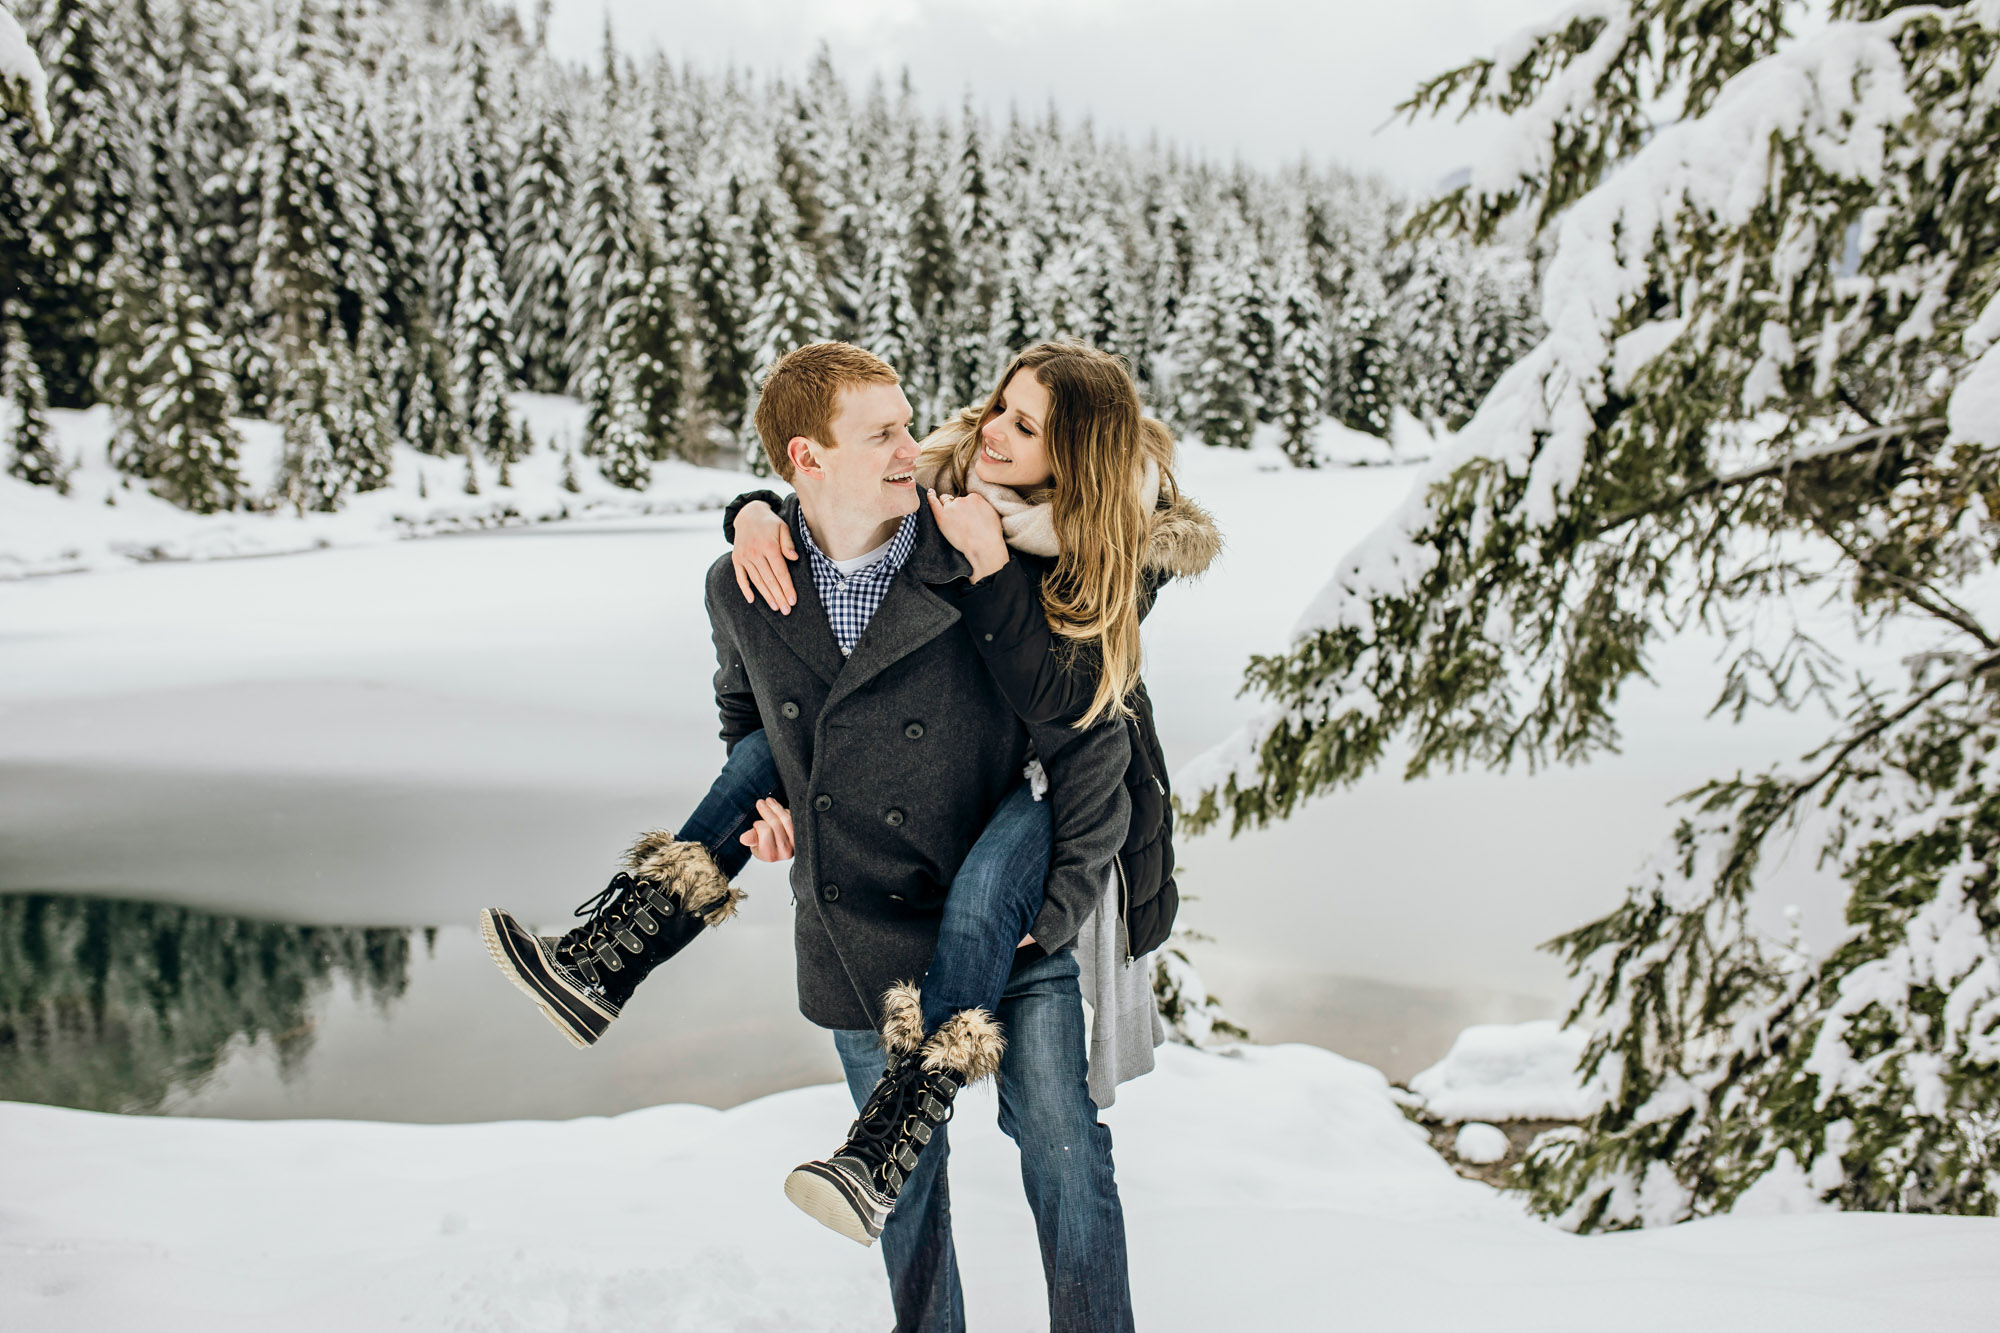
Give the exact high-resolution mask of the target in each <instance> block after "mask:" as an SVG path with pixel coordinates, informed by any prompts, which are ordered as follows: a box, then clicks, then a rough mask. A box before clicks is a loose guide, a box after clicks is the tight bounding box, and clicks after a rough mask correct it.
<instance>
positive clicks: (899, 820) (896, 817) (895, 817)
mask: <svg viewBox="0 0 2000 1333" xmlns="http://www.w3.org/2000/svg"><path fill="white" fill-rule="evenodd" d="M882 818H884V819H886V820H887V821H889V827H890V828H901V827H903V812H902V811H901V810H891V811H890V812H889V813H888V814H886V815H883V816H882Z"/></svg>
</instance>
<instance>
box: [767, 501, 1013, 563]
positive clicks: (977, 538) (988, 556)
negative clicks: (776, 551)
mask: <svg viewBox="0 0 2000 1333" xmlns="http://www.w3.org/2000/svg"><path fill="white" fill-rule="evenodd" d="M929 496H930V502H931V515H932V517H934V518H936V519H937V525H938V531H939V532H942V533H943V534H944V539H945V540H946V541H948V542H950V543H951V544H952V545H953V546H956V547H957V548H958V551H959V554H960V555H963V556H964V557H965V558H966V559H967V560H970V561H971V562H972V581H973V582H974V583H979V582H982V581H983V580H985V579H986V578H987V577H989V576H990V575H992V574H993V573H995V572H996V571H998V570H999V569H1000V568H1001V567H1002V566H1004V565H1005V564H1006V563H1007V534H1006V532H1005V531H1004V530H1003V529H1002V528H1001V526H1000V512H999V511H998V510H997V509H995V508H994V507H993V506H992V505H990V504H988V503H987V501H986V497H985V496H983V495H960V496H955V497H953V498H952V499H949V500H940V499H938V495H937V492H936V491H931V492H929ZM746 507H747V506H746ZM737 521H738V522H739V523H740V522H741V521H742V520H740V519H739V520H737ZM737 531H738V532H741V531H742V528H740V527H739V528H738V529H737Z"/></svg>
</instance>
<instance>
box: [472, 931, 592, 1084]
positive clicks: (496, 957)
mask: <svg viewBox="0 0 2000 1333" xmlns="http://www.w3.org/2000/svg"><path fill="white" fill-rule="evenodd" d="M506 916H507V914H506V913H505V912H502V911H501V910H499V909H498V908H494V907H487V908H482V909H481V910H480V913H479V936H480V938H481V939H483V940H484V941H485V942H486V952H487V954H488V955H490V956H491V957H492V959H493V963H494V966H496V967H498V968H499V969H500V971H501V972H502V973H503V974H504V975H505V976H506V978H507V980H508V981H510V982H512V983H513V984H514V988H515V989H516V990H518V991H520V992H521V994H523V995H525V996H527V997H528V998H529V999H530V1000H533V1001H534V1002H535V1007H536V1008H537V1009H540V1010H541V1011H542V1016H543V1017H544V1018H546V1019H548V1020H549V1022H550V1023H552V1024H554V1025H555V1028H556V1031H558V1032H560V1033H562V1034H563V1036H564V1037H566V1038H568V1039H569V1043H570V1045H572V1046H574V1047H576V1048H577V1049H578V1050H580V1051H582V1050H588V1049H590V1047H591V1046H592V1045H594V1044H595V1043H596V1041H597V1039H598V1038H599V1037H601V1036H603V1035H604V1030H605V1029H606V1028H608V1027H610V1026H611V1020H612V1019H614V1018H616V1017H618V1015H617V1014H615V1013H606V1012H605V1011H604V1008H603V1006H602V1005H599V1004H596V1003H594V1002H593V1001H591V999H590V998H589V997H588V996H584V995H579V994H577V993H575V992H574V991H573V990H571V989H570V988H569V987H567V986H564V985H563V984H562V982H561V980H560V979H559V978H557V977H556V976H554V975H553V974H552V973H550V972H549V970H548V966H547V960H546V959H544V958H542V957H541V947H540V945H539V944H536V945H532V946H520V945H516V943H515V939H516V934H517V932H516V931H511V930H508V929H506V928H505V927H503V926H502V925H501V921H500V918H502V917H506ZM508 920H509V921H511V920H512V918H511V917H508ZM529 947H532V949H533V956H532V957H528V956H523V955H524V953H525V952H526V950H527V949H528V948H529Z"/></svg>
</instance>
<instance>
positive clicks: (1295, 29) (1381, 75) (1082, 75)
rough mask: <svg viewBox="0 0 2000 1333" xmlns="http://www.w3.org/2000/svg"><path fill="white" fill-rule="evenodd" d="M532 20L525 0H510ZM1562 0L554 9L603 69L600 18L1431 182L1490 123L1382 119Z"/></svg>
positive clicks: (600, 0) (1138, 0)
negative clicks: (829, 58)
mask: <svg viewBox="0 0 2000 1333" xmlns="http://www.w3.org/2000/svg"><path fill="white" fill-rule="evenodd" d="M521 4H522V8H523V10H524V11H527V10H530V9H532V0H521ZM1560 8H1561V0H1317V3H1315V2H1314V0H719V2H718V0H554V12H553V16H552V17H551V19H550V24H549V45H550V47H551V49H552V50H554V51H555V53H556V54H557V55H559V56H563V57H565V58H569V59H575V60H591V61H594V60H595V59H596V58H597V53H598V52H599V50H600V49H601V44H602V41H603V30H604V19H605V15H606V13H607V12H608V13H609V15H610V18H611V23H612V27H613V30H614V31H615V32H616V34H617V38H618V42H619V44H620V46H621V47H623V48H625V49H626V50H629V51H633V52H641V51H649V50H651V49H653V48H655V47H658V48H660V49H664V50H665V51H667V52H668V53H669V54H670V55H672V56H673V57H674V58H675V59H676V60H679V59H682V58H686V59H689V60H692V61H693V62H694V63H695V64H697V65H698V66H703V67H706V68H711V69H720V68H722V67H723V66H725V65H727V64H730V63H734V64H736V65H739V66H749V67H750V68H752V69H754V70H757V71H759V72H764V73H770V72H784V73H787V74H795V73H797V72H799V71H800V70H803V69H804V68H805V66H806V64H807V62H808V61H809V60H810V59H811V57H812V52H813V49H814V47H815V46H816V45H817V44H818V43H819V42H820V41H821V40H825V41H826V42H827V43H828V45H829V46H831V48H832V50H833V55H834V61H835V64H836V65H837V67H838V68H839V69H840V70H841V71H842V72H843V73H844V74H845V75H846V76H847V77H848V79H849V80H850V82H851V83H853V84H854V85H856V86H860V85H861V84H862V83H863V82H864V81H865V80H866V79H867V78H868V76H869V75H870V74H871V73H873V72H874V71H876V70H880V71H882V72H883V73H884V74H885V75H886V76H887V77H889V78H890V79H892V80H893V79H894V78H896V77H898V75H899V73H900V71H901V70H902V69H903V67H905V66H908V67H909V69H910V71H911V74H912V78H913V80H914V82H915V84H916V88H917V91H918V93H919V95H920V96H922V97H923V98H924V99H925V100H926V101H929V102H931V103H933V104H935V105H937V106H940V107H943V106H956V105H957V104H958V102H959V100H960V98H961V97H962V96H963V95H964V93H965V91H966V90H967V89H968V88H969V89H970V90H971V91H972V94H973V96H974V97H975V99H977V100H979V101H982V102H984V103H985V104H986V106H987V107H988V108H989V109H990V110H992V111H993V112H995V113H996V114H1003V115H1004V114H1005V112H1006V109H1007V107H1008V105H1009V103H1018V104H1019V105H1020V106H1021V107H1022V109H1023V110H1025V111H1039V110H1040V109H1041V108H1043V107H1046V106H1047V105H1048V103H1049V101H1050V99H1053V100H1054V101H1055V103H1056V105H1057V106H1058V107H1060V108H1061V109H1062V111H1063V114H1064V117H1065V119H1074V118H1075V117H1078V116H1080V115H1082V114H1084V113H1086V112H1088V113H1089V114H1090V115H1091V116H1093V117H1094V118H1095V120H1096V122H1097V124H1098V126H1099V127H1100V128H1101V129H1103V130H1107V131H1112V132H1118V133H1123V134H1124V135H1126V136H1127V137H1128V138H1132V139H1135V140H1143V139H1144V138H1145V137H1146V136H1147V134H1149V133H1150V132H1152V131H1155V130H1157V131H1158V132H1159V134H1160V135H1161V136H1162V138H1165V139H1171V140H1173V141H1174V142H1177V143H1180V144H1183V145H1185V146H1188V147H1190V148H1194V149H1196V150H1199V151H1200V152H1203V153H1205V154H1207V155H1209V156H1211V157H1213V158H1217V159H1223V160H1227V159H1230V158H1234V157H1237V156H1241V157H1242V158H1243V159H1244V160H1246V161H1248V162H1250V163H1252V164H1253V165H1257V166H1263V167H1274V166H1282V165H1286V164H1289V163H1292V162H1296V161H1298V160H1299V159H1300V158H1301V157H1302V156H1305V157H1310V158H1311V159H1313V160H1314V161H1315V162H1322V163H1324V162H1339V163H1344V164H1346V165H1348V166H1351V167H1354V168H1357V169H1360V170H1363V171H1376V172H1380V173H1382V174H1384V175H1386V176H1388V177H1389V178H1390V179H1391V180H1394V181H1396V182H1397V183H1399V184H1401V185H1403V186H1404V187H1406V188H1408V189H1411V190H1426V189H1429V188H1430V187H1432V186H1433V185H1435V184H1436V183H1437V182H1438V180H1439V179H1440V178H1442V177H1443V176H1445V175H1447V174H1448V173H1450V172H1452V171H1454V170H1455V169H1457V168H1459V167H1462V166H1466V165H1468V164H1470V163H1471V162H1472V161H1474V160H1475V159H1476V158H1477V156H1478V154H1479V152H1480V149H1481V146H1482V145H1483V144H1485V143H1486V142H1488V141H1489V140H1490V137H1491V135H1492V133H1493V126H1492V125H1491V124H1490V123H1476V122H1468V123H1465V124H1459V123H1455V122H1453V121H1450V120H1444V121H1440V122H1427V123H1424V124H1422V125H1420V126H1417V127H1406V126H1404V125H1402V124H1401V123H1400V122H1398V123H1397V124H1396V125H1394V126H1391V127H1390V128H1387V129H1382V128H1379V127H1381V126H1382V125H1383V123H1384V122H1385V121H1387V120H1388V119H1389V116H1390V108H1392V107H1393V106H1395V104H1396V103H1397V102H1398V101H1400V100H1402V99H1403V98H1404V97H1407V96H1408V95H1409V93H1410V91H1411V89H1413V88H1414V87H1415V86H1416V84H1417V83H1418V81H1419V80H1421V79H1423V78H1425V77H1427V76H1429V75H1431V74H1435V73H1438V72H1440V71H1442V70H1444V69H1446V68H1449V67H1450V66H1451V65H1453V64H1455V63H1458V62H1459V61H1462V60H1464V59H1466V58H1467V57H1470V56H1474V55H1478V54H1483V53H1484V52H1485V51H1486V50H1487V49H1488V48H1490V47H1491V46H1493V45H1494V44H1496V43H1497V42H1498V41H1499V39H1501V38H1502V37H1504V36H1506V35H1507V34H1508V33H1510V32H1512V31H1513V30H1514V29H1515V28H1517V27H1519V26H1521V25H1522V24H1524V23H1529V22H1533V21H1535V20H1537V19H1539V18H1542V17H1545V16H1546V15H1548V14H1550V13H1552V12H1554V11H1556V10H1557V9H1560Z"/></svg>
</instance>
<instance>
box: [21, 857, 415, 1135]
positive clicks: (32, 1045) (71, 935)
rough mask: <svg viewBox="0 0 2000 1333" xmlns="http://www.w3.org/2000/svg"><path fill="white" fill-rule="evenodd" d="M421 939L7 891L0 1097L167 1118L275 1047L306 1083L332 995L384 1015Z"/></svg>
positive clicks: (280, 1062) (284, 1068) (285, 1073)
mask: <svg viewBox="0 0 2000 1333" xmlns="http://www.w3.org/2000/svg"><path fill="white" fill-rule="evenodd" d="M418 935H429V936H430V937H431V939H432V940H433V942H434V941H435V933H434V932H428V931H426V932H417V931H411V930H408V929H396V928H382V929H370V928H359V927H353V926H302V925H290V924H286V923H282V922H273V921H255V920H249V919H246V918H243V917H235V916H220V915H217V914H215V913H211V912H202V911H196V910H194V909H192V908H187V907H179V906H174V905H172V904H168V903H144V902H127V901H121V900H117V899H105V898H73V897H64V896H58V895H54V894H39V893H30V894H7V895H0V1098H5V1099H7V1100H13V1101H30V1102H45V1103H51V1104H55V1105H60V1106H75V1107H82V1108H85V1109H88V1110H93V1111H126V1112H154V1111H161V1110H166V1109H170V1108H172V1107H173V1106H174V1105H175V1104H176V1103H177V1102H185V1101H186V1100H188V1099H189V1098H191V1097H193V1096H195V1095H197V1094H199V1093H200V1092H201V1091H203V1090H204V1089H205V1088H206V1087H207V1086H208V1085H209V1084H210V1082H211V1081H212V1080H213V1079H214V1078H215V1076H216V1074H217V1072H218V1071H219V1070H220V1069H221V1068H222V1067H223V1065H224V1064H225V1062H227V1061H228V1059H229V1058H230V1057H231V1055H232V1053H234V1052H235V1051H238V1050H241V1049H245V1048H261V1049H264V1050H267V1051H268V1052H269V1053H270V1056H271V1059H272V1061H273V1063H274V1065H275V1068H276V1070H277V1071H278V1073H279V1075H280V1077H281V1078H292V1077H295V1076H296V1075H297V1073H298V1071H300V1070H301V1069H303V1068H304V1066H305V1064H306V1061H307V1060H308V1059H309V1057H310V1056H311V1054H312V1048H313V1041H314V1036H315V1031H316V1028H317V1020H316V1013H317V1011H318V1010H319V1009H320V1008H321V1007H322V1004H323V1002H324V1001H325V999H326V998H327V997H328V995H329V993H330V992H331V991H332V990H333V988H334V987H336V986H341V987H345V988H347V990H348V991H349V992H350V993H351V994H352V995H353V996H355V997H357V998H361V999H365V1001H366V1002H367V1003H368V1004H369V1005H372V1006H373V1007H374V1008H375V1009H377V1010H378V1011H379V1012H381V1013H383V1014H387V1013H388V1012H389V1010H390V1009H391V1008H392V1007H393V1006H394V1005H395V1003H396V1001H397V1000H399V999H400V998H401V997H402V996H403V994H404V992H405V991H407V990H408V989H409V983H410V964H411V950H412V947H413V942H414V941H413V937H415V936H418ZM418 947H421V946H418Z"/></svg>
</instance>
